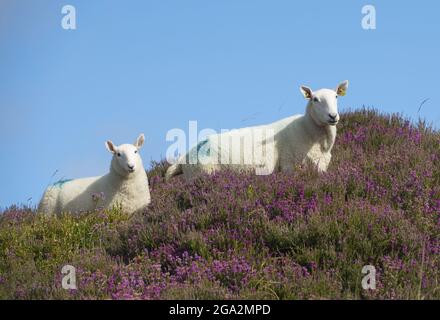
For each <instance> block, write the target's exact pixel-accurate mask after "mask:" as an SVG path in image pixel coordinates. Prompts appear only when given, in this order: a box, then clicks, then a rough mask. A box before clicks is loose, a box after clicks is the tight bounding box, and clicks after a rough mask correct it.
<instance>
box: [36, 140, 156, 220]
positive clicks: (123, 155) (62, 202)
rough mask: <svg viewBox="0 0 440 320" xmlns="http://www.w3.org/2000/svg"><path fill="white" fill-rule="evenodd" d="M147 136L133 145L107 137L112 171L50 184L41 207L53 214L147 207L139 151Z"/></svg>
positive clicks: (144, 179) (130, 211)
mask: <svg viewBox="0 0 440 320" xmlns="http://www.w3.org/2000/svg"><path fill="white" fill-rule="evenodd" d="M144 140H145V138H144V135H143V134H141V135H140V136H139V137H138V138H137V140H136V142H135V143H134V145H132V144H122V145H120V146H115V145H114V144H113V142H111V141H110V140H109V141H107V142H106V147H107V149H108V150H109V151H110V152H111V153H112V154H113V158H112V161H111V165H110V172H109V173H108V174H106V175H104V176H101V177H92V178H83V179H76V180H65V181H60V182H58V183H56V184H54V185H52V186H50V187H49V188H48V189H47V190H46V192H45V193H44V195H43V198H42V199H41V201H40V204H39V206H38V211H39V212H42V213H46V214H54V213H61V212H80V211H91V210H94V209H96V208H97V207H104V208H107V209H108V208H112V207H114V206H121V208H122V210H123V212H125V213H128V214H132V213H135V212H137V211H139V210H142V209H144V208H146V207H147V205H148V204H149V203H150V201H151V200H150V190H149V186H148V179H147V175H146V173H145V170H144V166H143V164H142V159H141V157H140V155H139V150H140V148H141V147H142V145H143V144H144Z"/></svg>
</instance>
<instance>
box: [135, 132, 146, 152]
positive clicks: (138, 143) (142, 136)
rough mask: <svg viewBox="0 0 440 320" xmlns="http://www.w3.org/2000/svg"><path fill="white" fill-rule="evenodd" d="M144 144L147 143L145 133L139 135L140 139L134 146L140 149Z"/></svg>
mask: <svg viewBox="0 0 440 320" xmlns="http://www.w3.org/2000/svg"><path fill="white" fill-rule="evenodd" d="M144 142H145V136H144V134H143V133H141V134H140V135H139V137H138V138H137V139H136V142H135V143H134V146H135V147H136V148H138V149H140V148H141V147H142V146H143V145H144Z"/></svg>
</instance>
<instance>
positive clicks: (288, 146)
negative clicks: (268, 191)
mask: <svg viewBox="0 0 440 320" xmlns="http://www.w3.org/2000/svg"><path fill="white" fill-rule="evenodd" d="M347 88H348V81H343V82H342V83H340V84H339V85H338V86H337V88H336V89H335V90H331V89H320V90H317V91H312V90H311V89H310V88H309V87H306V86H301V87H300V89H301V92H302V94H303V95H304V97H305V98H306V99H308V100H309V101H308V103H307V106H306V113H305V114H304V115H295V116H291V117H288V118H285V119H282V120H279V121H277V122H274V123H271V124H267V125H262V126H256V127H249V128H242V129H237V130H232V131H229V132H227V133H221V134H215V135H211V136H209V137H208V138H207V139H206V140H204V141H201V142H200V143H198V144H197V146H196V147H194V148H192V149H191V150H190V151H189V152H188V153H187V154H186V155H185V156H183V157H181V158H180V159H179V160H178V161H177V163H175V164H173V165H172V166H170V167H169V168H168V170H167V172H166V178H167V179H169V178H171V177H173V176H175V175H178V174H181V173H183V175H184V177H185V178H187V179H188V178H191V177H193V176H194V175H195V174H197V173H198V172H205V173H211V172H214V171H217V170H220V169H222V168H230V169H234V170H235V169H239V170H249V169H250V170H256V173H257V174H270V173H271V172H273V171H274V170H277V171H283V172H291V171H292V170H294V168H295V165H297V164H304V163H306V162H310V163H312V164H314V165H316V168H317V169H318V171H320V172H323V171H326V170H327V168H328V165H329V163H330V159H331V150H332V148H333V144H334V142H335V138H336V124H337V123H338V121H339V113H338V106H337V98H338V96H344V95H345V93H346V90H347ZM257 133H258V134H257ZM234 141H235V143H234ZM234 150H235V152H234ZM257 150H258V152H256V151H257ZM234 154H235V156H234ZM234 159H235V160H234ZM262 168H263V169H264V170H261V169H262ZM258 170H260V173H259V171H258Z"/></svg>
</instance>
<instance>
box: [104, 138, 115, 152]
mask: <svg viewBox="0 0 440 320" xmlns="http://www.w3.org/2000/svg"><path fill="white" fill-rule="evenodd" d="M105 146H106V148H107V150H108V151H110V152H111V153H115V152H116V147H115V145H114V144H113V142H111V141H110V140H107V141H106V142H105Z"/></svg>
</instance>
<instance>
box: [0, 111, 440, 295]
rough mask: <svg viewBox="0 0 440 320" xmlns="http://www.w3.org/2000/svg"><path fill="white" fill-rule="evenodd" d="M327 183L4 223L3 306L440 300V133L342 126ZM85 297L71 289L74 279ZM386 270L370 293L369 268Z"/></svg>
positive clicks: (24, 214) (180, 192) (287, 183)
mask: <svg viewBox="0 0 440 320" xmlns="http://www.w3.org/2000/svg"><path fill="white" fill-rule="evenodd" d="M338 130H339V131H338V137H337V139H336V145H335V148H334V149H333V160H332V163H331V165H330V169H329V171H328V172H327V173H325V174H322V175H318V174H317V173H315V172H314V171H313V170H311V168H307V167H306V168H298V170H297V171H296V172H295V173H294V174H293V175H287V174H280V173H277V174H273V175H270V176H255V175H245V174H240V175H237V174H234V173H231V172H221V173H217V174H214V175H212V176H200V177H197V178H196V179H194V180H193V181H191V182H185V181H183V180H182V179H180V178H176V179H174V180H172V181H171V182H169V183H167V182H164V179H163V174H164V171H165V168H166V165H164V164H162V163H159V164H155V165H154V166H153V169H152V170H151V171H150V172H149V177H150V181H151V188H152V190H151V194H152V199H153V202H152V205H151V206H150V208H148V210H147V211H146V212H145V213H144V214H143V215H142V216H135V217H132V218H129V217H126V216H124V215H122V214H121V213H120V212H119V210H117V209H115V210H111V211H103V210H99V209H98V210H96V212H91V213H88V214H82V215H80V216H75V217H73V216H69V215H63V216H60V217H51V218H48V217H44V216H42V215H36V214H35V212H33V211H32V210H29V209H19V208H10V209H8V210H6V211H5V212H4V214H3V215H2V216H1V217H0V298H31V299H36V298H43V299H44V298H62V299H66V298H69V299H108V298H113V299H137V298H140V299H168V298H177V299H181V298H186V299H216V298H218V299H223V298H226V299H229V298H244V299H260V298H261V299H310V298H319V299H329V298H330V299H334V298H342V299H360V298H364V299H365V298H366V299H395V298H397V299H400V298H410V299H439V298H440V271H439V270H440V254H439V253H440V216H439V213H440V133H439V132H438V131H433V130H432V129H430V128H429V127H426V126H425V125H424V123H419V124H418V125H415V126H414V125H412V124H410V122H409V121H407V120H405V119H403V118H402V117H400V116H398V115H392V116H389V115H381V114H379V113H377V112H376V111H372V110H361V111H355V112H348V113H346V114H343V115H342V121H341V123H340V124H339V125H338ZM65 264H71V265H74V266H75V267H76V269H77V281H78V289H77V290H70V291H66V290H64V289H62V288H61V278H62V274H61V268H62V266H63V265H65ZM367 264H370V265H374V266H375V267H376V270H377V288H376V290H374V291H373V290H369V291H366V290H363V289H362V287H361V279H362V277H363V276H364V275H363V274H362V273H361V270H362V267H363V266H364V265H367Z"/></svg>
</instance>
